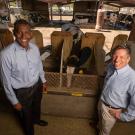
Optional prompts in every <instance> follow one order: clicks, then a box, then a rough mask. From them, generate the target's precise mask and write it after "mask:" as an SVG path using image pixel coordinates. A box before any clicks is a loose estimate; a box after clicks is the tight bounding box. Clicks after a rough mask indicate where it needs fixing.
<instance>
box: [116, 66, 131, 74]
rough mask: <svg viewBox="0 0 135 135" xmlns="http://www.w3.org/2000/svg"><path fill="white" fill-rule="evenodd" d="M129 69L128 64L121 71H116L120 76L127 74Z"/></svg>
mask: <svg viewBox="0 0 135 135" xmlns="http://www.w3.org/2000/svg"><path fill="white" fill-rule="evenodd" d="M128 69H129V65H128V64H127V65H126V66H124V67H123V68H121V69H116V72H117V73H118V74H120V73H124V72H126V71H127V70H128Z"/></svg>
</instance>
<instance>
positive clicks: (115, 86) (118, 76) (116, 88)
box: [101, 64, 135, 121]
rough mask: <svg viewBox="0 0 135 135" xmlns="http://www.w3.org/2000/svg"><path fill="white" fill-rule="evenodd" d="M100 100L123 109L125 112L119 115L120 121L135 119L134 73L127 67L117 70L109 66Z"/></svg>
mask: <svg viewBox="0 0 135 135" xmlns="http://www.w3.org/2000/svg"><path fill="white" fill-rule="evenodd" d="M113 71H114V73H113V74H112V72H113ZM110 74H112V75H111V76H110ZM101 100H102V101H103V102H105V103H107V104H109V105H111V106H113V107H115V108H125V109H126V110H127V111H125V112H123V113H121V115H120V119H121V120H122V121H131V120H134V119H135V71H134V70H133V69H132V68H131V67H130V66H129V65H126V66H125V67H123V68H122V69H118V70H114V68H113V66H112V64H110V65H109V67H108V71H107V75H106V78H105V82H104V88H103V92H102V94H101Z"/></svg>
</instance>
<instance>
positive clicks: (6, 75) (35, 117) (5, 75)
mask: <svg viewBox="0 0 135 135" xmlns="http://www.w3.org/2000/svg"><path fill="white" fill-rule="evenodd" d="M13 32H14V35H15V38H16V40H15V41H14V42H13V43H12V44H10V45H9V46H8V47H7V48H5V49H4V50H2V51H1V57H0V63H1V70H0V71H1V80H2V84H3V86H4V90H5V93H6V96H7V98H8V99H9V101H10V103H11V104H12V105H13V107H14V109H15V110H16V111H17V113H18V114H19V117H20V119H21V122H22V125H23V128H24V131H25V133H26V135H34V124H38V125H40V126H46V125H47V124H48V123H47V122H46V121H43V120H40V106H41V98H42V91H46V80H45V76H44V71H43V66H42V62H41V59H40V53H39V49H38V48H37V46H36V45H34V44H32V43H30V42H29V41H30V40H31V38H32V32H31V28H30V25H29V23H28V22H27V21H25V20H22V19H21V20H18V21H16V22H15V24H14V31H13Z"/></svg>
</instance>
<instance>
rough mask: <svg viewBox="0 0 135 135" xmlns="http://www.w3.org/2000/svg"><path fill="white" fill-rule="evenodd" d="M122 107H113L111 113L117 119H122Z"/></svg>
mask: <svg viewBox="0 0 135 135" xmlns="http://www.w3.org/2000/svg"><path fill="white" fill-rule="evenodd" d="M121 111H122V110H121V109H111V110H109V113H110V114H111V115H112V116H114V117H115V118H116V119H120V114H121Z"/></svg>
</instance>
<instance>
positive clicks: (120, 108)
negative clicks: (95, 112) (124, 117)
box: [102, 101, 121, 109]
mask: <svg viewBox="0 0 135 135" xmlns="http://www.w3.org/2000/svg"><path fill="white" fill-rule="evenodd" d="M102 103H103V104H104V105H105V106H107V107H109V108H112V109H121V108H117V107H113V106H111V105H109V104H107V103H105V102H104V101H102Z"/></svg>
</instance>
